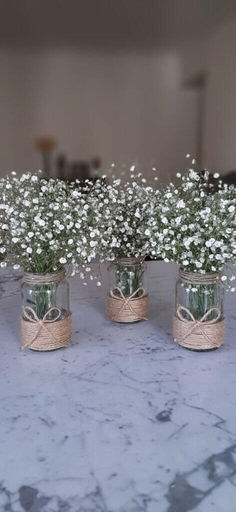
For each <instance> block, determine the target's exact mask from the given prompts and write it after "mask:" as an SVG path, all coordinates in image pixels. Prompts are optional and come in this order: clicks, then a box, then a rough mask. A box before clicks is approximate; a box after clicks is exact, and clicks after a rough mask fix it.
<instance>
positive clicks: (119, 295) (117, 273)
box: [108, 258, 148, 323]
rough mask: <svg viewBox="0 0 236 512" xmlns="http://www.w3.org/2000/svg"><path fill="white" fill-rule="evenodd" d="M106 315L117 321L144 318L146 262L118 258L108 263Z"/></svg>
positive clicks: (146, 299) (145, 309) (146, 301)
mask: <svg viewBox="0 0 236 512" xmlns="http://www.w3.org/2000/svg"><path fill="white" fill-rule="evenodd" d="M108 272H109V294H108V295H109V296H108V316H109V318H110V319H111V320H113V321H117V322H125V323H126V322H137V321H139V320H143V319H144V318H145V319H146V317H147V309H148V293H147V272H146V263H145V262H144V260H143V259H140V258H120V259H118V260H116V261H115V262H113V263H111V264H109V267H108Z"/></svg>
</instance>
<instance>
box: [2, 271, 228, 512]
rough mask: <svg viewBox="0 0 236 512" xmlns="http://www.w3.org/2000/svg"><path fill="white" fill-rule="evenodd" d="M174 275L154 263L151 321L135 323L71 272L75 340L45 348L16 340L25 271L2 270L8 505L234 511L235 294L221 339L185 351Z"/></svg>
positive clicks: (53, 510) (84, 510)
mask: <svg viewBox="0 0 236 512" xmlns="http://www.w3.org/2000/svg"><path fill="white" fill-rule="evenodd" d="M102 273H103V274H104V276H105V275H106V273H105V270H104V269H102ZM176 273H177V270H176V267H175V266H174V265H171V264H166V263H163V262H152V263H150V264H149V268H148V275H149V283H150V290H151V293H150V299H151V306H150V315H149V321H146V322H145V321H143V322H140V323H138V324H130V325H122V324H112V323H111V322H109V321H108V320H107V319H106V317H105V315H104V305H105V294H106V287H105V286H104V287H102V288H100V289H98V288H95V286H94V287H92V286H90V287H87V288H86V287H83V286H82V285H81V283H80V282H79V280H78V279H77V278H74V279H73V280H71V281H70V283H71V310H72V312H73V342H72V344H71V346H70V347H69V348H67V349H61V350H58V351H55V352H50V353H39V352H33V351H22V350H21V348H20V340H19V338H20V336H19V316H20V303H21V302H20V301H21V299H20V281H19V276H16V275H13V274H11V273H10V272H9V270H7V271H5V270H1V274H0V300H1V303H0V346H1V356H0V366H1V368H0V420H1V421H0V511H1V512H3V511H10V512H25V511H28V512H41V511H42V512H188V511H191V510H194V511H195V512H211V511H212V512H235V511H236V294H232V293H230V294H228V296H227V297H226V318H227V334H226V339H225V344H224V346H222V347H221V348H220V349H218V350H216V351H214V352H207V353H196V352H191V351H188V350H185V349H183V348H181V347H178V346H176V345H175V344H174V343H173V340H172V334H171V331H172V314H173V302H174V285H175V277H176Z"/></svg>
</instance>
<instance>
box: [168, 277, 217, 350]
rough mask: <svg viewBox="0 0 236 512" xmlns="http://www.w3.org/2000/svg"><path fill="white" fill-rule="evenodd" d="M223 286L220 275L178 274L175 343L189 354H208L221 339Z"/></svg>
mask: <svg viewBox="0 0 236 512" xmlns="http://www.w3.org/2000/svg"><path fill="white" fill-rule="evenodd" d="M223 307H224V286H223V283H222V281H221V274H220V273H217V272H215V273H206V274H200V273H197V272H196V273H195V272H186V271H184V270H182V269H180V271H179V279H178V281H177V283H176V295H175V316H174V340H175V342H176V343H178V344H179V345H182V346H183V347H186V348H189V349H192V350H200V351H201V350H211V349H215V348H218V347H220V346H221V345H222V343H223V339H224V327H225V325H224V309H223Z"/></svg>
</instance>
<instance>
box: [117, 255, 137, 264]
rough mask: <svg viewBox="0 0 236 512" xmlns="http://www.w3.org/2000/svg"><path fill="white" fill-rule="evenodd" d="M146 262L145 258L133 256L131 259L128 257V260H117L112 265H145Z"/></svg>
mask: <svg viewBox="0 0 236 512" xmlns="http://www.w3.org/2000/svg"><path fill="white" fill-rule="evenodd" d="M144 260H145V256H144V257H142V256H140V257H138V258H135V257H133V256H131V257H127V258H116V259H115V260H114V261H112V263H114V264H115V265H117V264H118V265H119V264H121V265H122V264H123V265H140V264H141V263H143V261H144Z"/></svg>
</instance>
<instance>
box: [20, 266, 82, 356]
mask: <svg viewBox="0 0 236 512" xmlns="http://www.w3.org/2000/svg"><path fill="white" fill-rule="evenodd" d="M21 295H22V317H21V343H22V347H23V348H28V349H31V350H40V351H48V350H56V349H58V348H64V347H67V346H68V345H69V343H70V340H71V333H72V329H71V326H72V323H71V313H70V308H69V284H68V281H67V279H66V274H65V271H64V270H62V271H60V272H56V273H54V274H30V273H25V274H24V276H23V280H22V285H21Z"/></svg>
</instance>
